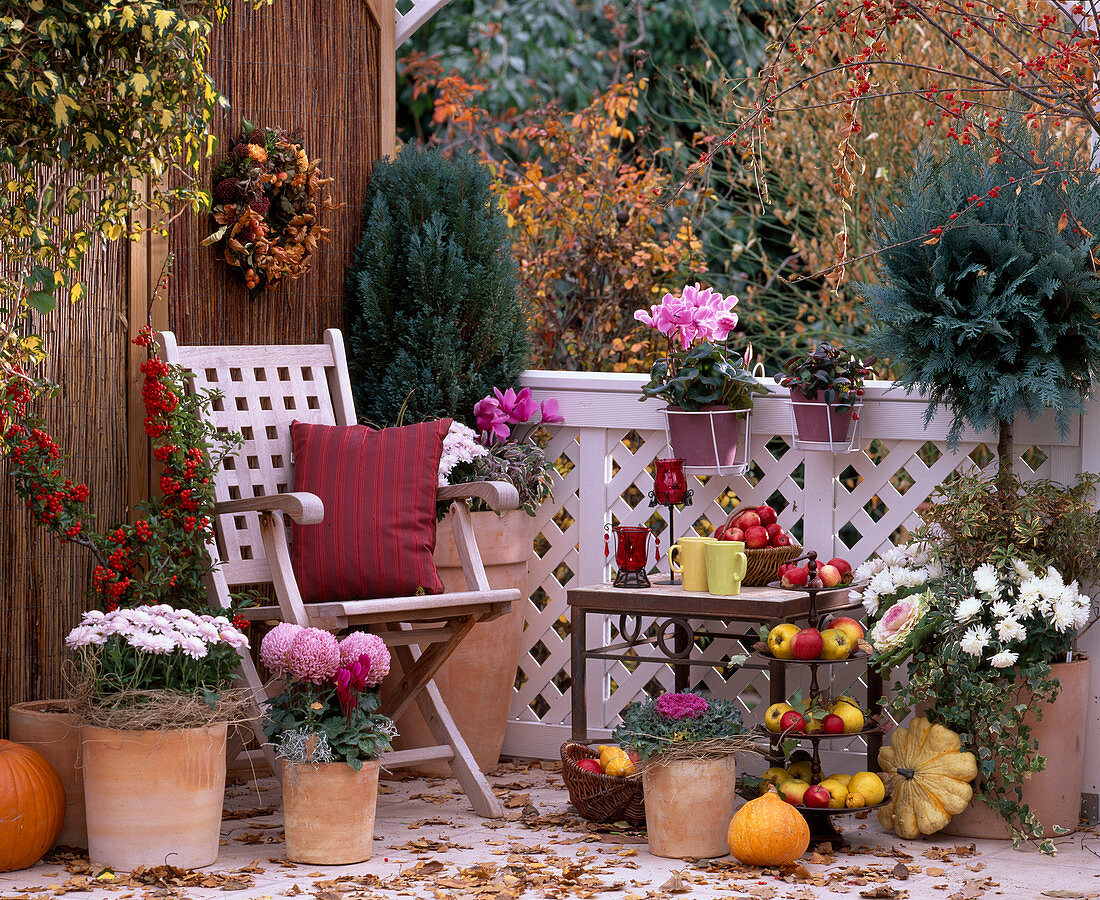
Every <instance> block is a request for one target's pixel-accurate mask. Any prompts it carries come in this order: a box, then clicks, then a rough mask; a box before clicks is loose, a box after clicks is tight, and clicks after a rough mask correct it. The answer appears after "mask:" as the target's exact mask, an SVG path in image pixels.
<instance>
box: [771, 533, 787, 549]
mask: <svg viewBox="0 0 1100 900" xmlns="http://www.w3.org/2000/svg"><path fill="white" fill-rule="evenodd" d="M772 546H773V547H789V546H791V536H790V535H789V534H786V533H783V534H777V535H776V536H775V540H773V541H772Z"/></svg>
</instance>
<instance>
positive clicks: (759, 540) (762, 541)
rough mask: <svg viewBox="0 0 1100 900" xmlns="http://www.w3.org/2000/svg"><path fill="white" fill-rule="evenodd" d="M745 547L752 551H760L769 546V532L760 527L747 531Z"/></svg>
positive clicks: (756, 526)
mask: <svg viewBox="0 0 1100 900" xmlns="http://www.w3.org/2000/svg"><path fill="white" fill-rule="evenodd" d="M745 546H746V547H748V548H749V549H750V550H759V549H760V548H761V547H767V546H768V531H767V529H766V528H762V527H761V526H759V525H752V526H750V527H749V528H746V529H745Z"/></svg>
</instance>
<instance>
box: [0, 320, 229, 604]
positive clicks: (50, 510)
mask: <svg viewBox="0 0 1100 900" xmlns="http://www.w3.org/2000/svg"><path fill="white" fill-rule="evenodd" d="M134 343H135V344H137V345H138V346H142V347H146V348H147V349H148V353H149V358H148V359H147V360H146V361H145V362H143V363H142V364H141V371H142V373H143V376H144V380H143V383H142V400H143V402H144V404H145V433H146V434H147V435H148V436H149V437H150V438H151V439H152V442H153V458H154V459H155V460H156V461H157V462H158V463H160V465H161V467H162V469H161V476H160V481H159V486H160V491H161V493H160V495H159V496H156V497H154V498H152V499H150V500H149V501H147V502H145V503H142V504H139V505H138V507H137V510H138V515H137V517H136V518H135V519H134V521H133V522H129V523H124V524H121V525H119V526H117V527H115V528H113V529H111V530H109V531H105V532H95V531H92V524H93V522H94V515H93V514H92V512H91V508H90V507H91V490H90V489H89V487H88V485H86V484H77V483H74V482H73V481H72V480H71V479H68V478H65V477H63V475H62V465H63V463H64V462H65V457H64V454H63V453H62V450H61V448H60V447H59V446H58V444H57V443H56V441H54V439H53V438H52V437H51V436H50V435H49V433H48V432H46V431H45V430H44V429H43V428H42V427H41V423H40V422H38V421H37V420H34V419H31V418H29V417H28V408H29V403H30V401H31V399H32V398H33V397H34V396H35V395H38V394H42V393H44V392H46V391H47V390H48V389H49V386H48V385H47V384H46V383H45V382H34V383H33V384H27V385H24V384H21V385H20V386H18V387H16V388H15V392H14V393H12V392H11V391H9V393H8V395H7V402H6V403H5V404H3V408H2V409H0V423H3V424H4V425H5V428H4V430H3V441H2V443H0V452H2V453H3V455H4V456H5V457H6V458H7V460H8V463H9V468H8V472H9V476H10V477H11V478H12V480H13V483H14V486H15V490H16V493H17V494H19V496H21V497H23V499H24V501H25V502H26V505H27V507H28V509H30V510H31V512H32V514H33V515H34V517H35V519H36V520H37V521H38V522H39V523H40V524H42V525H43V526H44V527H45V528H47V529H48V530H50V531H51V532H53V533H54V534H55V535H57V537H58V538H59V539H60V540H61V541H63V542H70V543H74V544H78V545H80V546H82V547H86V548H87V549H88V550H89V551H90V552H91V554H92V555H93V556H94V557H95V560H96V565H95V567H94V569H93V570H92V583H91V587H90V595H91V599H92V600H93V602H94V603H95V604H96V605H98V606H101V607H102V608H103V609H104V610H107V611H112V610H115V609H117V608H119V607H127V606H137V605H141V604H156V603H164V602H167V603H169V604H170V605H172V606H174V607H181V606H182V607H188V608H191V609H206V608H208V606H209V601H208V599H207V592H206V587H205V585H204V583H203V580H202V579H203V577H204V576H205V575H207V574H208V573H209V572H210V570H211V568H212V566H213V562H212V560H211V557H210V554H209V551H208V545H209V544H211V543H212V542H213V540H214V523H213V509H214V480H213V476H214V473H215V472H216V471H217V468H218V467H219V466H220V465H221V463H222V460H223V459H224V458H225V457H226V456H228V455H229V454H231V453H232V452H234V451H235V450H236V448H237V447H238V446H239V444H240V440H241V438H240V435H238V434H232V433H230V434H221V433H218V432H217V431H216V430H215V429H214V427H213V426H212V425H210V424H209V422H208V420H207V419H206V418H205V417H204V416H203V415H202V414H201V413H202V412H203V411H204V410H205V409H206V408H207V407H208V406H209V405H211V404H212V403H213V402H214V401H215V400H216V399H218V397H219V396H220V395H219V394H218V393H217V392H215V391H210V390H203V391H195V392H191V393H189V392H188V390H187V380H188V379H189V378H191V373H190V372H188V371H187V370H185V369H183V368H181V367H180V366H172V365H168V364H167V363H165V362H164V361H163V360H161V359H160V358H159V356H158V353H157V349H156V345H155V343H154V333H153V331H152V329H150V328H145V329H143V330H142V332H141V333H140V334H139V335H138V337H136V338H135V339H134ZM241 623H242V624H247V623H245V622H244V620H241Z"/></svg>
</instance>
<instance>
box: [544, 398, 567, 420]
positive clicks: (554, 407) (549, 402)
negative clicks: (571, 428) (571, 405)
mask: <svg viewBox="0 0 1100 900" xmlns="http://www.w3.org/2000/svg"><path fill="white" fill-rule="evenodd" d="M558 409H559V407H558V401H557V400H556V399H555V398H554V397H547V398H546V399H545V400H543V401H542V405H541V407H540V411H541V412H542V421H543V422H545V423H547V424H557V423H559V422H564V421H565V416H563V415H562V414H561V413H560V412H558Z"/></svg>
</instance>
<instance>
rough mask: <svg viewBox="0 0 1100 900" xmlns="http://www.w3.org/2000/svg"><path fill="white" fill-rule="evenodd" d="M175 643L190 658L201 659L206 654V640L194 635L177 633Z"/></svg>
mask: <svg viewBox="0 0 1100 900" xmlns="http://www.w3.org/2000/svg"><path fill="white" fill-rule="evenodd" d="M176 643H177V645H178V646H179V648H180V649H181V650H182V651H183V652H184V653H186V654H187V655H188V656H190V657H191V658H192V659H203V658H204V657H205V656H206V653H207V650H206V641H204V640H203V639H202V638H200V637H197V636H196V635H193V634H181V635H177V637H176Z"/></svg>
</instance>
